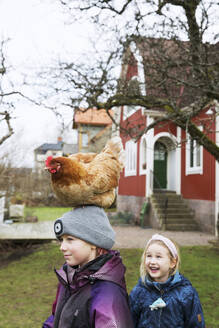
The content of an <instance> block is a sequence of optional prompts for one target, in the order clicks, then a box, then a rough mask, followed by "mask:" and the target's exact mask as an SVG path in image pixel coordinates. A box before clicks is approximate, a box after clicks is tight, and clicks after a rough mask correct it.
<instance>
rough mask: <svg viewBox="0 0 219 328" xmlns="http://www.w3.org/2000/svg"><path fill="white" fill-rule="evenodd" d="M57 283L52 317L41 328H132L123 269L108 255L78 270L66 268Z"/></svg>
mask: <svg viewBox="0 0 219 328" xmlns="http://www.w3.org/2000/svg"><path fill="white" fill-rule="evenodd" d="M55 272H56V274H57V277H58V280H59V285H58V290H57V296H56V301H55V302H54V305H53V313H52V315H51V316H50V317H49V318H48V319H47V320H46V321H45V322H44V324H43V328H133V322H132V317H131V313H130V309H129V303H128V295H127V291H126V285H125V278H124V274H125V266H124V265H123V263H122V260H121V257H120V254H119V252H118V251H110V252H109V253H108V254H105V255H101V256H99V257H98V258H96V259H95V260H93V261H90V262H89V263H87V264H86V265H84V266H83V267H81V268H78V267H70V266H69V265H67V264H64V266H63V267H62V268H61V269H60V270H57V271H55Z"/></svg>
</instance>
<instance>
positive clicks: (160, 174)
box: [154, 141, 167, 189]
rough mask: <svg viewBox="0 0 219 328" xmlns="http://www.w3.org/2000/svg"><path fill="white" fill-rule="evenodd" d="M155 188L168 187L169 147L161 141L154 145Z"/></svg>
mask: <svg viewBox="0 0 219 328" xmlns="http://www.w3.org/2000/svg"><path fill="white" fill-rule="evenodd" d="M154 188H155V189H166V188H167V149H166V146H165V145H164V144H163V143H161V142H159V141H157V142H156V143H155V146H154Z"/></svg>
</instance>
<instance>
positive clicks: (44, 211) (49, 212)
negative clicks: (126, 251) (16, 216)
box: [24, 207, 115, 221]
mask: <svg viewBox="0 0 219 328" xmlns="http://www.w3.org/2000/svg"><path fill="white" fill-rule="evenodd" d="M71 209H72V207H25V210H24V216H25V217H26V216H27V215H28V216H37V217H38V220H39V221H54V220H55V219H57V218H58V217H60V216H62V214H64V213H65V212H68V211H70V210H71ZM114 211H115V209H108V210H107V212H114Z"/></svg>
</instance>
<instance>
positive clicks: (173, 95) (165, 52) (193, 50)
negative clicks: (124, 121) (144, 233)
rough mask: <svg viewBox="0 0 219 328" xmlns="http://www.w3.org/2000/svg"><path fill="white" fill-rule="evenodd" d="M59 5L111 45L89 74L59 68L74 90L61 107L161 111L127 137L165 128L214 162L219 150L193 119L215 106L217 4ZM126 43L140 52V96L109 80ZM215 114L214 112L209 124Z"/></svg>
mask: <svg viewBox="0 0 219 328" xmlns="http://www.w3.org/2000/svg"><path fill="white" fill-rule="evenodd" d="M61 3H62V4H63V7H64V8H65V9H67V10H70V13H71V14H72V15H74V18H77V19H79V18H81V17H82V18H83V15H86V18H87V17H88V16H89V17H90V19H91V20H93V22H94V23H95V24H96V25H98V26H99V28H100V29H101V33H102V34H103V35H104V36H109V37H110V39H111V47H109V49H110V50H109V51H108V52H107V51H105V52H104V54H105V56H102V57H101V60H100V61H99V62H97V63H96V65H94V63H93V62H92V68H91V67H89V65H85V64H83V65H81V63H80V65H78V64H75V63H63V64H61V66H60V68H61V72H62V74H63V77H64V78H65V79H66V81H68V83H69V90H72V89H74V93H75V94H74V95H72V96H71V97H70V102H69V103H68V106H70V107H73V108H81V107H83V108H90V107H96V108H97V109H101V108H105V109H106V111H109V109H111V108H113V107H120V106H123V105H131V106H136V107H138V108H139V107H141V108H146V109H154V108H160V109H162V110H164V115H163V116H162V117H161V118H159V119H158V120H156V121H155V122H154V123H153V124H151V125H150V126H148V127H146V129H142V130H141V131H140V133H138V134H134V135H135V137H137V138H139V137H140V136H141V135H142V134H143V133H145V132H147V131H148V130H149V129H150V128H153V127H154V125H156V124H158V123H160V122H165V121H172V122H174V123H175V124H176V125H177V126H180V127H181V128H182V129H184V130H187V131H188V133H189V134H190V135H191V137H192V138H193V139H195V140H197V141H198V143H199V144H201V145H203V147H204V148H205V149H206V150H207V151H209V152H210V153H211V154H212V155H213V156H214V157H215V158H216V159H217V160H219V147H218V146H217V145H216V143H215V142H214V141H212V140H210V139H209V138H208V136H207V135H206V132H205V131H200V130H199V129H198V127H197V125H196V124H195V123H194V120H193V118H194V117H196V116H197V114H199V113H200V112H201V111H202V110H203V108H205V107H206V106H208V104H210V103H212V101H215V100H216V101H219V59H218V50H219V42H218V43H217V41H218V37H219V33H218V31H217V25H216V26H214V25H215V24H216V22H217V15H218V14H217V13H218V9H219V5H218V3H217V1H216V0H215V1H214V0H212V1H210V0H203V1H201V0H190V1H187V0H145V1H138V0H124V1H114V0H81V1H77V0H62V1H61ZM72 9H74V10H72ZM79 14H80V15H81V16H79ZM113 37H114V43H113V42H112V38H113ZM133 41H134V42H135V43H136V44H137V45H138V47H139V49H140V51H141V53H144V56H143V58H144V59H145V60H144V72H145V76H146V85H147V93H146V94H142V93H141V92H134V93H133V92H131V93H130V92H129V91H128V92H127V90H129V89H128V87H129V86H128V84H127V83H126V82H127V81H124V80H123V79H122V77H121V76H120V79H117V80H116V79H115V76H116V75H115V74H114V73H115V67H118V63H119V62H120V63H121V59H122V56H124V51H126V49H128V46H129V44H130V43H131V42H133ZM112 48H113V51H111V49H112ZM106 53H107V54H106ZM123 58H124V57H123ZM129 60H130V59H129ZM147 78H148V80H147ZM137 89H138V88H137ZM137 89H136V90H137ZM76 91H79V92H78V93H76ZM156 91H157V92H156ZM185 107H186V110H185ZM217 108H218V107H217ZM216 115H218V112H217V110H216V111H215V113H214V115H213V116H212V120H213V121H215V119H216ZM213 123H214V122H213ZM212 126H214V124H212ZM129 132H130V133H131V131H129Z"/></svg>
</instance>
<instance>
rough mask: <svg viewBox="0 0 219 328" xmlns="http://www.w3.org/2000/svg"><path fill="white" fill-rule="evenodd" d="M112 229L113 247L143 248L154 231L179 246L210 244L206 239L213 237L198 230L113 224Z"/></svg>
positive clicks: (213, 237) (212, 238)
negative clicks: (159, 229)
mask: <svg viewBox="0 0 219 328" xmlns="http://www.w3.org/2000/svg"><path fill="white" fill-rule="evenodd" d="M113 229H114V230H115V232H116V243H115V246H114V247H115V248H116V247H118V248H119V247H120V248H144V247H145V244H146V242H147V241H148V239H150V237H151V236H152V235H153V234H154V233H161V234H163V235H164V236H166V237H169V238H172V239H173V240H175V241H176V242H177V243H178V245H179V246H194V245H210V244H209V243H208V241H209V240H214V239H215V236H213V235H210V234H206V233H203V232H200V231H198V232H192V231H185V232H181V231H158V230H155V229H142V228H140V227H125V226H114V227H113Z"/></svg>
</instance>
